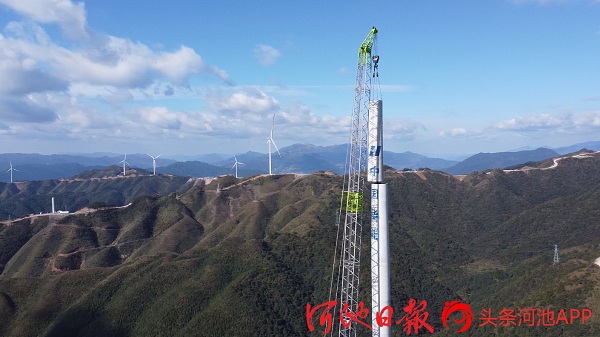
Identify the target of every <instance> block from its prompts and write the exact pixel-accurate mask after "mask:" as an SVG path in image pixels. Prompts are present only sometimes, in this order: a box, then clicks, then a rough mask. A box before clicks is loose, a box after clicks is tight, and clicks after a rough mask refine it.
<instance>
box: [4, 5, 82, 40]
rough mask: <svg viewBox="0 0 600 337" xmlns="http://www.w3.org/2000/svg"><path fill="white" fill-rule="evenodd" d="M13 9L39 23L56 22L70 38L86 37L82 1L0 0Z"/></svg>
mask: <svg viewBox="0 0 600 337" xmlns="http://www.w3.org/2000/svg"><path fill="white" fill-rule="evenodd" d="M0 3H1V4H4V5H6V6H8V7H10V8H12V9H13V10H15V11H17V12H19V13H21V14H23V15H25V16H27V17H29V18H30V19H33V20H35V21H37V22H40V23H56V24H58V25H59V26H60V27H61V28H62V30H63V32H64V33H65V34H66V35H67V36H69V37H71V38H87V37H88V31H87V27H86V12H85V6H84V4H83V2H80V3H73V2H72V1H69V0H0Z"/></svg>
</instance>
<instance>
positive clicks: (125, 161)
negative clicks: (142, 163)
mask: <svg viewBox="0 0 600 337" xmlns="http://www.w3.org/2000/svg"><path fill="white" fill-rule="evenodd" d="M120 163H123V176H125V165H127V166H129V167H131V165H129V163H128V162H127V153H125V158H124V159H123V160H121V161H120V162H119V164H120Z"/></svg>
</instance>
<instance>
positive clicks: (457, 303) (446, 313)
mask: <svg viewBox="0 0 600 337" xmlns="http://www.w3.org/2000/svg"><path fill="white" fill-rule="evenodd" d="M455 312H458V313H460V318H458V319H457V318H453V319H452V320H453V321H454V323H455V324H459V325H460V324H462V328H460V329H458V331H456V332H457V333H459V332H465V331H467V329H469V327H470V326H471V323H472V322H473V317H474V316H473V310H471V306H469V305H468V304H466V303H464V302H463V301H461V300H454V301H452V302H446V306H445V307H444V310H443V311H442V323H444V327H445V328H446V329H447V330H450V328H449V327H448V318H450V315H452V314H453V313H455Z"/></svg>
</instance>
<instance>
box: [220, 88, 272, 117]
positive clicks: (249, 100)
mask: <svg viewBox="0 0 600 337" xmlns="http://www.w3.org/2000/svg"><path fill="white" fill-rule="evenodd" d="M208 101H209V103H210V105H211V106H212V107H213V108H214V109H215V110H217V111H229V112H245V111H246V112H255V113H257V112H258V113H263V112H264V113H270V112H273V111H275V110H277V109H278V108H279V107H280V105H279V102H278V101H277V100H276V99H275V98H273V97H271V96H268V95H267V94H265V93H264V92H263V91H260V90H257V89H252V88H246V89H245V90H243V91H237V92H235V93H233V94H232V95H230V96H229V97H223V96H220V95H215V96H212V97H208Z"/></svg>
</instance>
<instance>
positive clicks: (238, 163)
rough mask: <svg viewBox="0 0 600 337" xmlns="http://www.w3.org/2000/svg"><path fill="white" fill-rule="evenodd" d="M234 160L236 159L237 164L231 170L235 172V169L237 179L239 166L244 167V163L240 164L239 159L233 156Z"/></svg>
mask: <svg viewBox="0 0 600 337" xmlns="http://www.w3.org/2000/svg"><path fill="white" fill-rule="evenodd" d="M233 159H235V164H233V166H232V167H231V169H232V170H233V168H234V167H235V177H236V178H238V166H239V165H244V163H240V162H239V161H238V160H237V157H236V156H235V155H233Z"/></svg>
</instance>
